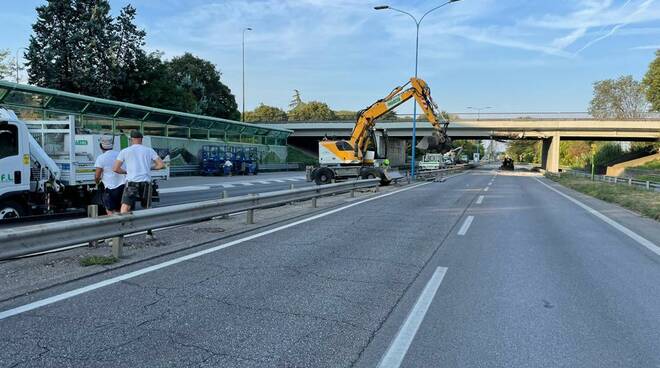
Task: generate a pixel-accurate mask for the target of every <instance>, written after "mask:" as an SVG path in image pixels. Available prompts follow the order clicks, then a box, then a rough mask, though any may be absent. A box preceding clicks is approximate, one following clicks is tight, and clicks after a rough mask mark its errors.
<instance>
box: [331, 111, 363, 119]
mask: <svg viewBox="0 0 660 368" xmlns="http://www.w3.org/2000/svg"><path fill="white" fill-rule="evenodd" d="M357 114H358V113H357V112H356V111H351V110H337V111H335V115H337V120H346V121H355V119H357Z"/></svg>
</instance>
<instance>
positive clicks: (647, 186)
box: [646, 180, 651, 189]
mask: <svg viewBox="0 0 660 368" xmlns="http://www.w3.org/2000/svg"><path fill="white" fill-rule="evenodd" d="M646 189H651V182H650V181H648V180H647V181H646Z"/></svg>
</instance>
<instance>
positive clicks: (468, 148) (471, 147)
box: [451, 139, 486, 160]
mask: <svg viewBox="0 0 660 368" xmlns="http://www.w3.org/2000/svg"><path fill="white" fill-rule="evenodd" d="M451 145H452V147H454V148H455V147H463V153H462V154H464V155H467V156H468V157H469V158H470V160H471V159H472V157H473V155H474V154H475V153H479V155H481V157H483V156H484V153H485V152H486V150H485V149H484V146H483V145H482V144H481V142H480V141H474V140H467V139H457V140H455V141H452V142H451Z"/></svg>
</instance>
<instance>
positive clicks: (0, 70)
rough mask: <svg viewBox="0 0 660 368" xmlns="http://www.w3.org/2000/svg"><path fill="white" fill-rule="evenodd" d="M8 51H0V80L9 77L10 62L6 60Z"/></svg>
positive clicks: (10, 70)
mask: <svg viewBox="0 0 660 368" xmlns="http://www.w3.org/2000/svg"><path fill="white" fill-rule="evenodd" d="M8 56H9V50H0V79H3V78H6V77H8V76H10V75H11V72H12V65H11V64H12V62H11V60H9V59H8Z"/></svg>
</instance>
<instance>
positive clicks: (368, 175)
mask: <svg viewBox="0 0 660 368" xmlns="http://www.w3.org/2000/svg"><path fill="white" fill-rule="evenodd" d="M380 177H381V174H380V171H379V170H378V169H376V168H375V167H369V168H365V169H363V170H362V172H361V173H360V178H362V179H380Z"/></svg>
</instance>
